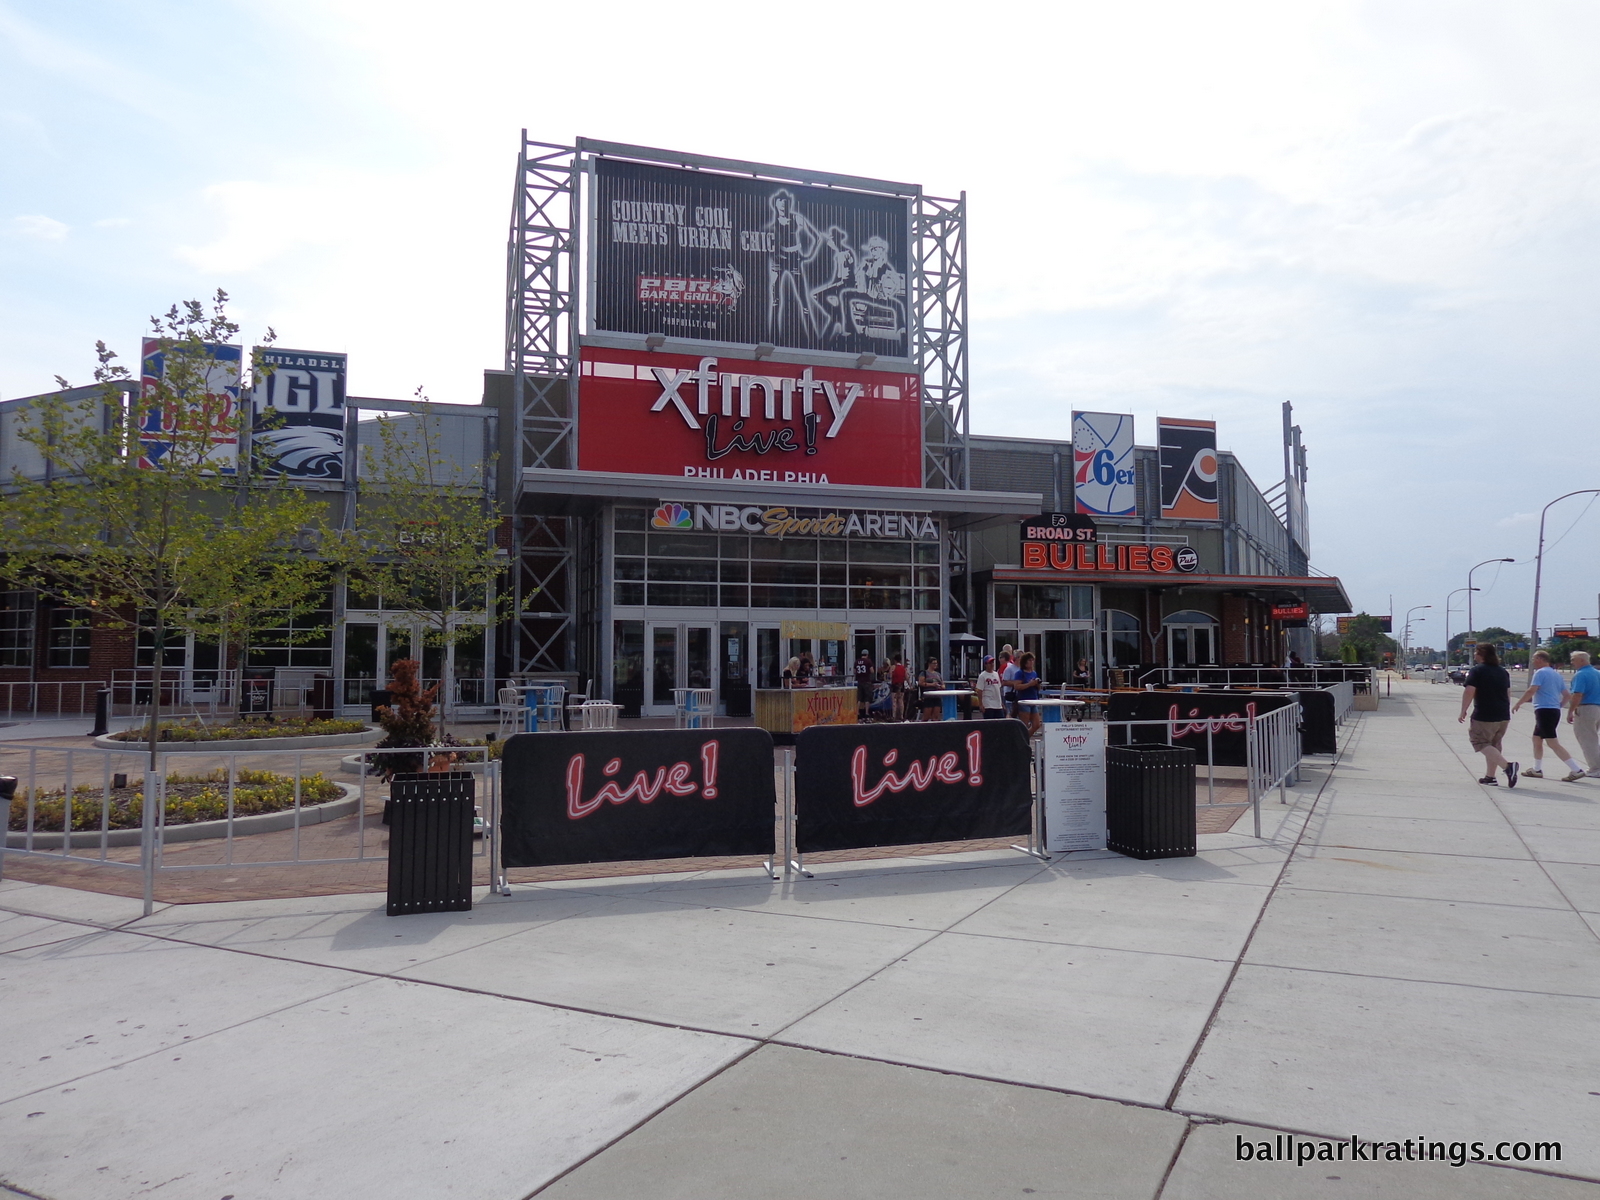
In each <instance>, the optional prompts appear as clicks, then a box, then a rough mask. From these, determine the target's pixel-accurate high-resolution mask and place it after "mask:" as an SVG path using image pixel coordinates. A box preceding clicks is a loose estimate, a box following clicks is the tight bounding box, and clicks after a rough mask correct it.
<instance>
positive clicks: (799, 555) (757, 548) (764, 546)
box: [750, 537, 817, 562]
mask: <svg viewBox="0 0 1600 1200" xmlns="http://www.w3.org/2000/svg"><path fill="white" fill-rule="evenodd" d="M750 557H751V558H778V559H783V560H784V561H785V562H816V561H817V539H816V538H769V537H760V538H756V540H755V541H754V542H753V543H752V544H751V546H750Z"/></svg>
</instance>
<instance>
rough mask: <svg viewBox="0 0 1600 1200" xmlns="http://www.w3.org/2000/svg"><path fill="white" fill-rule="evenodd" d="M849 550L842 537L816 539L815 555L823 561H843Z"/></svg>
mask: <svg viewBox="0 0 1600 1200" xmlns="http://www.w3.org/2000/svg"><path fill="white" fill-rule="evenodd" d="M849 550H850V545H849V543H848V542H846V541H845V540H844V539H843V538H819V539H818V541H817V557H818V558H821V559H822V560H823V561H824V562H843V561H844V560H845V556H846V554H848V553H849Z"/></svg>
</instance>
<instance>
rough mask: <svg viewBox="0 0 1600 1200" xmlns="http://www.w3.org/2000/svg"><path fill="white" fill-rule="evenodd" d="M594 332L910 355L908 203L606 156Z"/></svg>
mask: <svg viewBox="0 0 1600 1200" xmlns="http://www.w3.org/2000/svg"><path fill="white" fill-rule="evenodd" d="M591 195H592V197H593V201H592V209H591V230H590V237H591V242H590V244H591V246H592V248H593V250H592V254H591V255H590V264H591V270H592V277H591V283H590V286H591V293H592V298H593V303H592V304H591V306H590V312H591V314H592V317H591V325H592V331H607V332H615V333H638V334H649V333H662V334H665V335H666V336H668V337H672V338H690V339H696V340H700V341H711V342H720V343H734V344H742V345H751V346H754V345H759V344H760V343H762V342H769V343H771V344H772V345H773V346H776V347H778V348H780V349H789V350H807V351H831V352H834V353H839V354H848V355H852V356H854V355H858V354H861V353H863V352H866V353H871V354H875V355H877V356H878V357H880V358H899V359H905V358H909V357H910V356H911V324H910V322H911V311H910V300H911V298H910V295H909V286H910V278H911V276H910V259H909V248H910V242H911V207H910V202H909V200H908V199H907V198H906V197H905V196H888V195H873V194H871V193H870V192H865V191H855V190H851V189H847V188H838V187H804V186H801V185H799V184H795V183H784V182H775V181H772V180H760V179H748V178H740V177H738V176H734V175H724V174H718V173H715V172H711V171H699V170H690V169H686V168H683V167H667V166H653V165H646V164H644V163H637V162H622V161H619V160H617V159H612V158H598V159H596V160H595V162H594V186H593V188H592V189H591Z"/></svg>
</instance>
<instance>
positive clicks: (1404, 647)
mask: <svg viewBox="0 0 1600 1200" xmlns="http://www.w3.org/2000/svg"><path fill="white" fill-rule="evenodd" d="M1432 607H1433V605H1431V604H1414V605H1412V606H1411V607H1410V608H1408V609H1406V623H1405V631H1404V633H1403V634H1402V635H1401V636H1402V638H1403V639H1404V640H1403V641H1402V642H1401V643H1400V646H1401V651H1402V653H1403V654H1404V655H1405V657H1406V659H1407V660H1408V661H1407V662H1405V663H1403V664H1401V665H1402V666H1410V665H1411V664H1410V662H1409V659H1410V658H1411V614H1412V613H1414V612H1421V611H1422V610H1423V609H1425V608H1432ZM1427 619H1428V618H1427V617H1418V618H1417V620H1418V621H1419V622H1421V621H1426V620H1427Z"/></svg>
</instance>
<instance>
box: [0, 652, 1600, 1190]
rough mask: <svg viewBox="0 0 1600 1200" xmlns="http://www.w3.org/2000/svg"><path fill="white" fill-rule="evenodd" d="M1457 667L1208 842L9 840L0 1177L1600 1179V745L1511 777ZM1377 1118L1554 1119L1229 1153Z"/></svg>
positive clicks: (113, 1181)
mask: <svg viewBox="0 0 1600 1200" xmlns="http://www.w3.org/2000/svg"><path fill="white" fill-rule="evenodd" d="M1459 698H1460V692H1459V689H1457V688H1455V687H1453V686H1441V685H1430V684H1425V683H1397V684H1395V687H1394V694H1393V695H1392V696H1391V697H1389V698H1388V699H1386V700H1385V701H1384V702H1383V705H1382V707H1381V708H1380V710H1379V711H1377V712H1373V713H1365V714H1361V715H1359V716H1358V717H1355V718H1353V719H1352V722H1351V723H1350V724H1349V725H1348V726H1347V727H1346V729H1345V730H1344V731H1343V734H1342V738H1341V741H1342V747H1343V748H1342V753H1341V756H1340V758H1339V759H1338V761H1337V763H1335V762H1333V761H1332V760H1330V759H1326V758H1322V759H1315V760H1311V763H1310V765H1309V766H1308V769H1307V770H1306V772H1305V774H1304V777H1303V778H1302V780H1301V781H1300V784H1299V786H1298V787H1296V788H1294V789H1291V791H1290V793H1289V800H1290V803H1289V804H1288V805H1287V806H1280V805H1277V804H1276V803H1273V804H1270V805H1268V806H1266V818H1267V819H1266V820H1265V822H1264V829H1263V832H1264V833H1265V834H1267V835H1268V836H1267V837H1266V838H1265V839H1264V840H1259V841H1258V840H1256V839H1255V838H1253V837H1249V836H1245V835H1244V834H1242V833H1219V834H1209V835H1204V836H1202V838H1201V845H1202V849H1201V853H1200V854H1199V856H1198V857H1195V858H1190V859H1173V860H1164V861H1155V862H1137V861H1134V860H1131V859H1126V858H1122V857H1120V856H1117V855H1114V854H1109V853H1096V854H1086V855H1072V856H1068V857H1064V858H1058V859H1057V860H1056V861H1054V862H1051V863H1049V864H1041V863H1038V862H1036V861H1034V860H1031V859H1028V858H1026V857H1024V856H1022V855H1020V854H1016V853H1013V852H1010V851H1006V850H999V849H985V850H978V851H971V852H967V853H961V854H947V855H938V856H923V857H900V858H893V859H885V860H880V861H876V862H856V863H840V862H835V863H819V864H818V865H817V868H816V870H817V877H816V878H815V879H811V880H805V879H791V880H787V881H784V882H779V883H772V882H769V881H767V880H766V879H765V878H764V877H762V876H761V875H760V874H759V873H758V872H754V871H751V870H716V871H703V872H694V873H688V874H685V873H678V874H671V875H635V876H629V877H624V878H612V879H567V880H546V881H543V882H539V883H531V884H521V885H518V886H517V887H515V888H514V890H513V894H512V895H511V896H510V897H504V898H502V897H483V896H482V895H481V892H480V899H479V902H478V905H477V907H476V908H474V910H473V911H471V912H470V913H454V914H438V915H433V916H414V917H405V918H389V917H386V916H385V915H384V913H383V900H382V896H381V895H374V894H370V893H368V894H355V895H348V894H347V895H332V896H317V897H312V898H307V899H273V900H234V901H225V902H217V903H198V904H170V905H162V906H160V907H159V909H158V911H157V912H156V913H155V914H154V915H153V916H151V917H148V918H143V917H141V916H140V913H141V906H140V904H139V902H138V901H136V900H134V899H132V898H128V897H123V896H116V895H107V894H99V893H94V892H89V891H82V890H75V889H69V888H64V887H57V886H51V885H48V884H40V883H35V882H28V881H25V880H21V879H17V878H8V879H6V880H5V881H3V882H0V1030H3V1037H0V1184H3V1185H4V1186H5V1187H7V1188H10V1189H13V1190H14V1191H15V1192H16V1193H17V1194H20V1195H24V1196H34V1197H44V1198H48V1200H103V1198H107V1197H133V1196H156V1197H161V1198H162V1200H227V1198H229V1197H232V1198H233V1200H254V1198H256V1197H291V1198H294V1200H301V1198H314V1200H321V1198H324V1197H328V1198H331V1197H339V1198H340V1200H359V1198H366V1197H372V1198H374V1200H377V1198H382V1200H401V1198H410V1197H418V1198H428V1200H432V1198H435V1197H468V1198H471V1200H519V1198H522V1197H528V1196H532V1195H539V1196H541V1197H551V1198H554V1197H560V1198H562V1200H624V1198H633V1197H638V1198H643V1200H655V1198H661V1200H667V1198H672V1200H706V1198H720V1197H738V1198H740V1200H769V1198H771V1200H776V1198H789V1197H795V1198H798V1197H807V1198H820V1200H833V1198H855V1197H861V1198H863V1200H865V1198H868V1197H871V1198H874V1200H880V1198H902V1197H903V1198H906V1200H943V1198H947V1197H948V1198H968V1197H982V1198H987V1197H1007V1196H1018V1197H1020V1196H1036V1197H1116V1198H1123V1197H1126V1198H1128V1200H1153V1198H1156V1197H1160V1198H1162V1200H1213V1198H1215V1200H1223V1198H1236V1197H1244V1198H1251V1197H1262V1198H1267V1197H1271V1198H1288V1200H1297V1198H1300V1197H1322V1196H1352V1197H1365V1196H1381V1197H1408V1198H1423V1200H1432V1198H1435V1197H1438V1198H1445V1197H1450V1198H1455V1197H1464V1198H1467V1200H1477V1198H1479V1197H1483V1198H1488V1197H1505V1198H1507V1200H1510V1198H1513V1197H1516V1198H1529V1200H1557V1198H1561V1200H1566V1198H1573V1200H1576V1198H1579V1197H1583V1198H1590V1200H1600V1182H1594V1181H1600V1137H1597V1136H1596V1130H1597V1128H1600V1037H1597V1035H1596V1031H1597V1030H1600V781H1586V782H1584V783H1576V784H1563V783H1560V782H1558V781H1556V780H1554V779H1546V780H1527V781H1526V782H1524V783H1523V784H1522V785H1521V786H1519V787H1518V788H1517V789H1516V790H1515V791H1509V790H1507V789H1506V788H1504V787H1500V788H1496V789H1488V788H1483V787H1481V786H1479V785H1478V784H1477V783H1476V782H1474V780H1475V778H1476V776H1477V774H1478V773H1479V770H1480V769H1481V761H1482V760H1481V759H1478V758H1477V757H1476V756H1471V755H1469V753H1468V748H1467V744H1466V737H1465V733H1464V730H1463V729H1462V727H1460V726H1458V725H1457V724H1456V722H1455V715H1456V711H1457V706H1458V704H1459ZM1531 727H1532V722H1531V715H1530V714H1527V713H1524V714H1519V716H1518V719H1517V720H1516V721H1515V722H1514V724H1513V732H1512V734H1511V735H1510V740H1511V745H1510V746H1509V747H1508V749H1510V750H1511V751H1512V757H1513V758H1516V757H1522V758H1523V759H1524V761H1526V757H1527V749H1526V747H1527V734H1528V733H1529V732H1531ZM1236 828H1238V829H1241V830H1248V829H1249V828H1250V821H1249V817H1248V814H1246V815H1245V817H1244V818H1243V819H1242V820H1241V821H1240V822H1239V824H1238V825H1237V826H1236ZM268 869H270V868H261V870H268ZM1290 1135H1292V1138H1293V1141H1291V1140H1290ZM1352 1136H1355V1137H1358V1138H1360V1139H1362V1141H1363V1143H1364V1144H1365V1143H1370V1142H1390V1141H1394V1142H1397V1143H1405V1142H1407V1141H1408V1140H1409V1141H1410V1142H1411V1143H1412V1144H1416V1143H1417V1142H1418V1141H1421V1142H1444V1143H1455V1142H1460V1143H1467V1144H1471V1143H1473V1142H1482V1143H1484V1144H1485V1146H1486V1148H1487V1151H1488V1152H1489V1153H1491V1154H1492V1153H1493V1152H1494V1150H1495V1148H1496V1147H1497V1146H1498V1145H1500V1144H1501V1143H1505V1144H1507V1146H1508V1153H1509V1152H1510V1150H1509V1148H1510V1147H1513V1146H1514V1145H1515V1144H1516V1143H1542V1142H1559V1143H1560V1146H1561V1159H1560V1161H1559V1162H1548V1161H1546V1162H1538V1163H1532V1162H1529V1163H1526V1164H1521V1165H1519V1164H1515V1163H1513V1164H1509V1165H1507V1166H1490V1165H1483V1164H1468V1165H1464V1166H1460V1167H1455V1166H1451V1165H1448V1164H1447V1163H1441V1162H1404V1161H1402V1162H1387V1161H1376V1162H1374V1161H1368V1160H1363V1161H1350V1159H1349V1156H1348V1152H1347V1153H1346V1157H1345V1159H1344V1161H1338V1160H1334V1159H1328V1160H1323V1159H1313V1160H1312V1161H1309V1162H1306V1163H1305V1164H1304V1165H1295V1164H1294V1163H1292V1162H1290V1163H1284V1162H1276V1161H1274V1162H1259V1161H1249V1162H1241V1161H1237V1158H1238V1151H1237V1147H1238V1146H1239V1145H1240V1142H1241V1139H1242V1140H1243V1141H1244V1142H1245V1143H1248V1144H1249V1145H1250V1146H1251V1147H1252V1148H1255V1147H1260V1146H1262V1144H1263V1143H1265V1144H1266V1145H1267V1146H1268V1147H1283V1146H1285V1145H1290V1146H1293V1145H1294V1144H1296V1143H1297V1142H1301V1141H1302V1140H1303V1139H1307V1138H1312V1139H1315V1138H1328V1139H1341V1140H1342V1141H1343V1142H1344V1143H1346V1146H1348V1143H1349V1140H1350V1138H1351V1137H1352ZM1315 1149H1316V1147H1315V1146H1313V1150H1315ZM1333 1152H1335V1151H1334V1150H1333V1148H1332V1147H1331V1146H1330V1149H1329V1151H1328V1153H1333Z"/></svg>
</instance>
